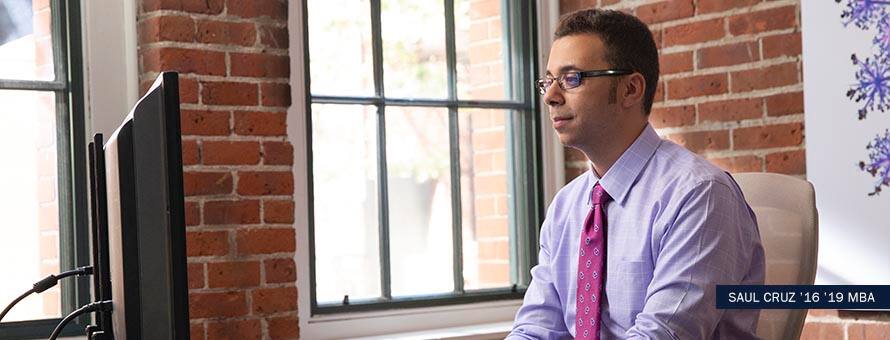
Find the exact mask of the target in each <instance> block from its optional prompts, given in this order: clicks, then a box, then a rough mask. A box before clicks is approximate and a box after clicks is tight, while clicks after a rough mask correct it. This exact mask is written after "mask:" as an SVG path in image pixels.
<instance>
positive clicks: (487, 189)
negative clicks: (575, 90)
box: [459, 109, 513, 290]
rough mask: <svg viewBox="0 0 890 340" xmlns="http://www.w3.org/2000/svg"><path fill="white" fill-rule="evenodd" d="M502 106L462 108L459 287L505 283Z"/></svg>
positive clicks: (506, 175) (507, 195)
mask: <svg viewBox="0 0 890 340" xmlns="http://www.w3.org/2000/svg"><path fill="white" fill-rule="evenodd" d="M508 112H509V111H506V110H493V109H492V110H489V109H469V110H461V111H460V114H459V118H460V123H459V124H460V159H461V196H462V197H461V201H462V209H463V211H462V216H463V230H462V235H463V248H464V253H463V260H464V273H463V274H464V288H465V289H467V290H470V289H479V288H491V287H506V286H510V284H511V283H510V252H509V249H510V238H509V223H510V216H509V214H508V211H509V210H508V208H509V202H510V201H511V200H513V196H512V193H511V192H510V190H509V188H510V186H509V182H510V180H511V177H512V176H513V174H512V173H511V170H512V169H511V168H510V167H509V166H508V165H507V162H508V159H510V157H508V153H509V152H510V149H509V148H508V144H507V129H506V123H505V122H506V121H507V119H506V118H507V114H508Z"/></svg>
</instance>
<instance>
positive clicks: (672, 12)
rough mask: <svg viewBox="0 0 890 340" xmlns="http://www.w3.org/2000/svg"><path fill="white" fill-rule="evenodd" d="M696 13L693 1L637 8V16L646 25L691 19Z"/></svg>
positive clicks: (669, 0) (662, 3)
mask: <svg viewBox="0 0 890 340" xmlns="http://www.w3.org/2000/svg"><path fill="white" fill-rule="evenodd" d="M694 13H695V7H693V6H692V0H668V1H661V2H656V3H653V4H648V5H642V6H640V7H637V10H636V16H637V18H639V19H640V20H642V21H643V22H645V23H646V24H649V25H651V24H655V23H659V22H665V21H670V20H677V19H681V18H688V17H691V16H692V15H693V14H694Z"/></svg>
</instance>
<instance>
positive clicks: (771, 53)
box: [762, 32, 801, 59]
mask: <svg viewBox="0 0 890 340" xmlns="http://www.w3.org/2000/svg"><path fill="white" fill-rule="evenodd" d="M762 40H763V58H764V59H770V58H778V57H783V56H792V57H796V56H800V54H801V39H800V32H792V33H786V34H778V35H771V36H768V37H764V38H763V39H762Z"/></svg>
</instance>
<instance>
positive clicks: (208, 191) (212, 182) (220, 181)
mask: <svg viewBox="0 0 890 340" xmlns="http://www.w3.org/2000/svg"><path fill="white" fill-rule="evenodd" d="M182 175H183V177H182V183H183V187H184V189H185V195H186V196H202V195H224V194H230V193H232V187H233V184H232V183H233V181H232V174H231V173H229V172H195V171H186V172H184V173H183V174H182Z"/></svg>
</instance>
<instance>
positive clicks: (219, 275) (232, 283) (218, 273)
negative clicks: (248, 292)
mask: <svg viewBox="0 0 890 340" xmlns="http://www.w3.org/2000/svg"><path fill="white" fill-rule="evenodd" d="M207 284H208V286H209V287H210V288H243V287H256V286H259V285H260V263H259V261H242V262H211V263H208V264H207Z"/></svg>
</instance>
